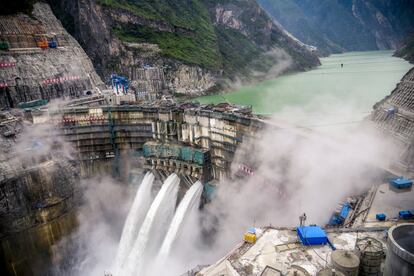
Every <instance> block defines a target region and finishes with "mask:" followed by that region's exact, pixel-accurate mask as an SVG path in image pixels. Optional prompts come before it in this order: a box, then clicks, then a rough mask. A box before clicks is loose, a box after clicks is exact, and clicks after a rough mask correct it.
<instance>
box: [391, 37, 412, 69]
mask: <svg viewBox="0 0 414 276" xmlns="http://www.w3.org/2000/svg"><path fill="white" fill-rule="evenodd" d="M395 56H397V57H401V58H404V59H406V60H408V61H409V62H411V63H413V64H414V34H411V35H410V36H409V37H408V38H407V39H406V40H405V41H404V42H403V44H402V45H401V46H400V47H399V48H398V49H397V51H396V52H395Z"/></svg>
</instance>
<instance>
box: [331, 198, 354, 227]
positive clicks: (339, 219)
mask: <svg viewBox="0 0 414 276" xmlns="http://www.w3.org/2000/svg"><path fill="white" fill-rule="evenodd" d="M350 208H351V207H350V206H349V203H348V202H346V203H344V205H342V208H341V211H340V212H339V214H334V215H332V217H331V219H330V220H329V225H342V224H343V223H344V222H345V219H346V218H347V216H348V215H349V211H350Z"/></svg>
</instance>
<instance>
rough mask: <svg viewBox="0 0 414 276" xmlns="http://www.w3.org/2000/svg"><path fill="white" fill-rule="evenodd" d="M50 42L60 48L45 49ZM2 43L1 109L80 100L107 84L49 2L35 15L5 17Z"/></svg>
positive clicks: (0, 24) (0, 21)
mask: <svg viewBox="0 0 414 276" xmlns="http://www.w3.org/2000/svg"><path fill="white" fill-rule="evenodd" d="M18 2H21V1H18ZM29 2H31V1H29ZM22 7H25V6H22ZM45 39H49V41H50V40H51V39H53V40H54V41H55V43H56V44H57V45H55V46H58V47H53V48H51V47H49V46H48V42H47V41H46V47H45V48H43V49H42V48H40V47H39V43H40V41H43V42H44V41H45ZM0 43H1V45H2V46H3V47H1V48H0V108H3V107H16V106H17V104H18V103H20V102H27V101H32V100H38V99H48V100H49V99H53V98H59V97H69V96H79V95H81V94H82V93H83V91H90V90H92V89H94V88H95V87H97V86H102V85H103V83H102V81H101V79H100V78H99V76H98V75H97V74H96V72H95V70H94V68H93V65H92V63H91V60H90V59H89V58H88V56H87V55H86V53H85V52H84V51H83V49H82V48H81V47H80V45H79V44H78V42H77V41H76V40H75V39H74V38H73V37H72V36H70V35H69V34H68V33H67V32H66V30H65V29H64V28H63V27H62V25H61V23H60V22H59V20H57V19H56V17H55V16H54V15H53V13H52V11H51V9H50V7H49V6H48V5H47V4H45V3H41V2H39V3H37V4H35V5H34V7H32V13H31V14H30V15H27V14H23V13H18V14H14V15H1V16H0ZM4 46H6V47H4Z"/></svg>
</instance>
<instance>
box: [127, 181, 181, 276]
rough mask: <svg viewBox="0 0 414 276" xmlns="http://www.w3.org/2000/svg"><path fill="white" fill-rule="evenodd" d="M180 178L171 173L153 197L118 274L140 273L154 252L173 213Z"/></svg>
mask: <svg viewBox="0 0 414 276" xmlns="http://www.w3.org/2000/svg"><path fill="white" fill-rule="evenodd" d="M179 182H180V179H179V178H178V176H177V175H176V174H171V175H170V176H169V177H168V178H167V179H166V180H165V182H164V184H163V186H162V188H161V190H160V191H159V192H158V194H157V196H156V197H155V199H154V201H153V203H152V204H151V207H150V209H149V211H148V213H147V215H146V217H145V220H144V222H143V224H142V226H141V229H140V231H139V233H138V237H137V239H136V240H135V242H134V245H133V247H132V250H131V252H130V254H129V256H128V258H127V259H126V262H125V265H124V267H123V270H124V271H123V273H120V275H131V276H132V275H142V274H143V273H142V271H143V269H144V267H143V264H144V263H146V261H147V260H148V259H145V258H150V257H151V256H154V255H155V254H156V251H157V250H158V249H159V247H160V245H161V242H162V239H163V237H164V235H165V232H166V231H167V230H166V229H167V227H168V225H169V224H170V222H171V219H172V217H173V215H174V209H175V204H176V201H177V192H178V185H179Z"/></svg>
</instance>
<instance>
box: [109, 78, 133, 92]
mask: <svg viewBox="0 0 414 276" xmlns="http://www.w3.org/2000/svg"><path fill="white" fill-rule="evenodd" d="M111 84H112V89H113V90H114V93H116V94H117V95H118V94H119V93H121V92H122V93H124V94H127V93H128V89H129V81H128V79H127V78H126V77H122V76H118V75H117V74H112V75H111Z"/></svg>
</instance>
